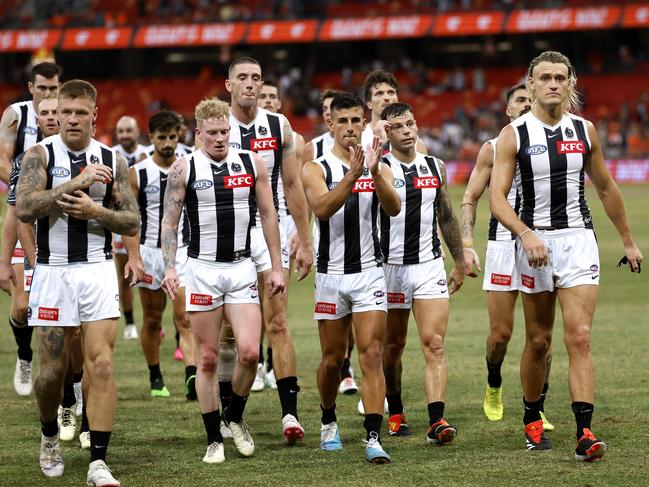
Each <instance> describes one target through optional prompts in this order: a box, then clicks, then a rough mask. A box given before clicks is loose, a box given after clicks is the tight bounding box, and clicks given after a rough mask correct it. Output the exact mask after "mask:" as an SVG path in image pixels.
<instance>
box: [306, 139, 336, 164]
mask: <svg viewBox="0 0 649 487" xmlns="http://www.w3.org/2000/svg"><path fill="white" fill-rule="evenodd" d="M311 145H312V146H313V155H312V158H313V159H312V160H315V159H317V158H318V157H322V156H323V155H324V154H325V152H329V151H330V150H331V149H333V146H334V138H333V135H331V134H330V133H329V132H325V133H324V134H322V135H319V136H318V137H316V138H315V139H313V140H312V141H311Z"/></svg>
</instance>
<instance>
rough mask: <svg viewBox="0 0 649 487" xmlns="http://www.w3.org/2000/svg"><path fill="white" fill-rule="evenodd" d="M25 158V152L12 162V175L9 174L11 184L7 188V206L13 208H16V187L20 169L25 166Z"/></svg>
mask: <svg viewBox="0 0 649 487" xmlns="http://www.w3.org/2000/svg"><path fill="white" fill-rule="evenodd" d="M23 157H25V152H23V153H21V154H19V155H18V156H17V157H15V158H14V160H13V161H11V173H9V184H8V186H7V204H8V205H11V206H16V186H17V185H18V178H19V177H20V168H21V167H22V165H23Z"/></svg>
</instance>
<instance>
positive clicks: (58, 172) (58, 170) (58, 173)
mask: <svg viewBox="0 0 649 487" xmlns="http://www.w3.org/2000/svg"><path fill="white" fill-rule="evenodd" d="M50 174H51V175H52V176H54V177H55V178H64V177H66V176H69V175H70V171H69V170H68V168H67V167H62V166H54V167H53V168H52V169H50Z"/></svg>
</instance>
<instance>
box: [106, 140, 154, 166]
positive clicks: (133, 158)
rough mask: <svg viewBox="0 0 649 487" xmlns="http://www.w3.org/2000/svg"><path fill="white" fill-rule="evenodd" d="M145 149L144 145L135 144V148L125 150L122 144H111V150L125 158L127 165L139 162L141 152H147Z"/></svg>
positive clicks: (145, 153)
mask: <svg viewBox="0 0 649 487" xmlns="http://www.w3.org/2000/svg"><path fill="white" fill-rule="evenodd" d="M146 149H147V148H146V146H145V145H142V144H135V150H134V151H133V152H126V149H124V147H123V146H122V144H117V145H114V146H113V150H114V151H115V152H117V153H118V154H119V155H121V156H122V157H123V158H124V159H125V160H126V163H127V164H128V167H132V166H134V165H135V164H137V163H138V162H140V159H141V157H142V154H144V155H147V154H148V153H147V150H146Z"/></svg>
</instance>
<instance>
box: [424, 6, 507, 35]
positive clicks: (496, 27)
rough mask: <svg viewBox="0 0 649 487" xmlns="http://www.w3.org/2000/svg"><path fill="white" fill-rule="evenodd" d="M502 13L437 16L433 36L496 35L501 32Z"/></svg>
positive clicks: (503, 16) (503, 17)
mask: <svg viewBox="0 0 649 487" xmlns="http://www.w3.org/2000/svg"><path fill="white" fill-rule="evenodd" d="M504 21H505V14H504V13H503V12H476V13H461V14H446V15H438V16H437V17H436V18H435V28H434V30H433V35H435V36H439V37H444V36H463V35H481V34H498V33H500V32H502V30H503V22H504Z"/></svg>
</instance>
